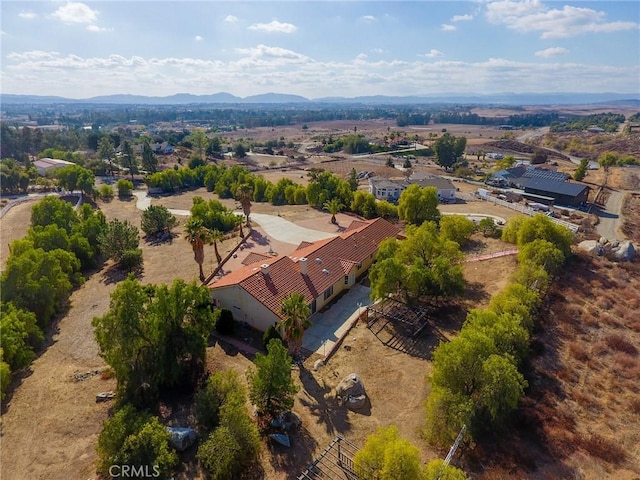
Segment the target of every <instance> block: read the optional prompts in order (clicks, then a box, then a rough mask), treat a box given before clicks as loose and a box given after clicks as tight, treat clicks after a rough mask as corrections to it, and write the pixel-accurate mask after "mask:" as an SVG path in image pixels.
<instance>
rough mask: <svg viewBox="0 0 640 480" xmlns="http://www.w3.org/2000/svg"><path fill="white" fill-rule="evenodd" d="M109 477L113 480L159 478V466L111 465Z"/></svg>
mask: <svg viewBox="0 0 640 480" xmlns="http://www.w3.org/2000/svg"><path fill="white" fill-rule="evenodd" d="M109 475H111V477H112V478H158V477H160V467H159V466H158V465H111V466H110V467H109Z"/></svg>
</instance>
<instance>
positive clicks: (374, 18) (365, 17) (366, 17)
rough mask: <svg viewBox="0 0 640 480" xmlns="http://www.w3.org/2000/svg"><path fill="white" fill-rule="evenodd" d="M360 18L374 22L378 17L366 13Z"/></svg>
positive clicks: (367, 21)
mask: <svg viewBox="0 0 640 480" xmlns="http://www.w3.org/2000/svg"><path fill="white" fill-rule="evenodd" d="M360 19H361V20H362V21H363V22H366V23H373V22H375V21H376V17H374V16H373V15H364V16H362V17H360Z"/></svg>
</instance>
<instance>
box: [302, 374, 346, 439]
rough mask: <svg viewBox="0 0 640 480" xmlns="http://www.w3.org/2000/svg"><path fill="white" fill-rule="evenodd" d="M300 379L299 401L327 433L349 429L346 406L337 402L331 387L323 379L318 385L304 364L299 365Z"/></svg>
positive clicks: (342, 431)
mask: <svg viewBox="0 0 640 480" xmlns="http://www.w3.org/2000/svg"><path fill="white" fill-rule="evenodd" d="M300 381H301V382H302V386H303V392H302V393H301V395H300V397H301V398H300V403H302V405H303V406H304V407H305V408H306V409H307V410H308V411H309V413H311V415H313V416H314V417H316V418H317V419H318V422H319V423H321V424H324V426H325V430H326V432H327V433H328V434H330V435H336V434H338V433H340V434H344V433H345V432H348V431H349V430H351V424H350V423H349V418H348V415H347V412H348V410H347V408H346V407H343V406H341V405H340V404H339V403H338V399H337V398H336V397H335V395H331V390H332V389H331V387H330V386H329V385H327V383H326V382H325V381H323V382H322V385H320V384H319V383H318V380H317V379H316V377H315V376H314V375H313V372H311V371H309V370H307V369H306V368H304V366H301V367H300Z"/></svg>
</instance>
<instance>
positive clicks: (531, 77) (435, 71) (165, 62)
mask: <svg viewBox="0 0 640 480" xmlns="http://www.w3.org/2000/svg"><path fill="white" fill-rule="evenodd" d="M235 52H236V58H235V59H233V60H228V61H224V62H223V61H220V60H204V59H200V58H191V57H182V58H176V57H151V58H148V57H140V56H130V57H125V56H123V55H117V54H112V55H107V56H102V57H80V56H78V55H67V54H60V53H56V52H47V51H41V50H34V51H26V52H15V51H14V52H11V53H9V54H8V55H7V56H6V57H5V62H4V63H3V78H2V84H3V85H2V90H3V92H6V93H27V92H31V93H38V94H43V95H62V96H67V97H73V98H86V97H90V96H94V95H102V94H108V93H131V94H145V95H170V94H173V93H176V92H181V91H189V92H191V93H194V94H203V93H211V92H212V91H229V92H232V93H234V94H236V95H241V96H246V95H251V94H255V93H264V92H265V91H280V92H287V93H295V94H299V95H304V96H306V97H309V98H316V97H320V96H328V95H336V94H339V95H344V96H356V95H375V94H380V93H384V94H387V95H405V94H406V92H407V91H411V92H415V93H416V94H438V93H470V92H479V93H487V94H489V93H499V92H501V91H503V90H504V86H505V85H511V86H512V87H513V88H512V90H514V91H515V92H516V93H522V92H539V93H552V92H563V91H573V92H598V91H601V92H604V91H619V92H634V91H637V85H638V78H639V77H640V65H638V64H636V65H632V66H621V67H614V66H607V65H586V64H577V63H562V62H560V61H557V60H553V61H544V60H542V61H541V60H540V59H537V60H536V61H535V62H514V61H510V60H505V59H501V58H489V59H487V60H485V61H480V62H464V61H446V60H443V59H442V57H433V58H424V57H423V58H421V59H419V60H416V61H412V62H407V61H402V60H397V59H396V60H390V61H380V60H377V59H376V58H369V57H367V56H366V54H365V55H358V56H357V57H355V58H352V59H351V60H349V61H319V60H316V59H313V58H310V57H307V56H305V55H303V54H301V53H299V52H296V51H293V50H288V49H285V48H281V47H273V46H267V45H258V46H256V47H252V48H244V49H238V50H236V51H235ZM429 53H431V52H429ZM434 58H435V60H434ZM576 78H580V82H579V83H576V80H575V79H576ZM338 92H339V93H338Z"/></svg>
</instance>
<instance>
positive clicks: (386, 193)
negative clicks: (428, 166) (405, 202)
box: [369, 172, 456, 203]
mask: <svg viewBox="0 0 640 480" xmlns="http://www.w3.org/2000/svg"><path fill="white" fill-rule="evenodd" d="M409 185H420V186H421V187H436V189H437V190H438V199H439V200H440V201H446V202H455V200H456V187H455V186H454V185H453V182H452V181H451V180H449V179H448V178H443V177H438V176H436V175H428V174H424V173H418V172H414V173H413V175H411V177H409V179H408V180H404V179H403V180H387V179H386V178H381V177H371V178H369V193H371V194H373V195H374V196H375V197H376V199H378V200H387V201H389V202H394V203H395V202H397V201H398V199H399V198H400V195H401V194H402V192H403V191H404V190H405V189H406V188H407V187H408V186H409Z"/></svg>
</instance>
